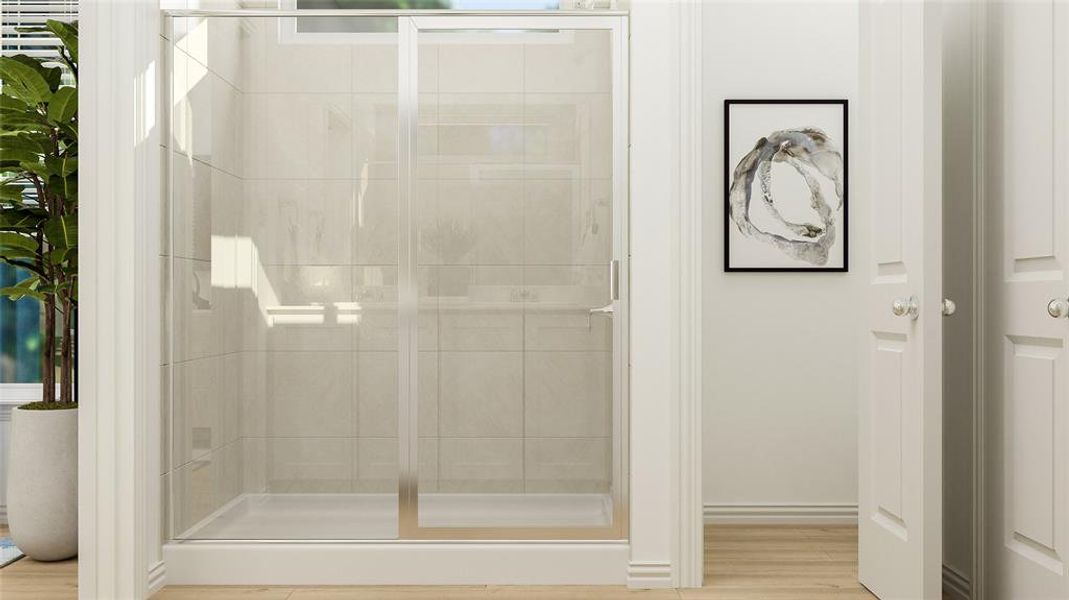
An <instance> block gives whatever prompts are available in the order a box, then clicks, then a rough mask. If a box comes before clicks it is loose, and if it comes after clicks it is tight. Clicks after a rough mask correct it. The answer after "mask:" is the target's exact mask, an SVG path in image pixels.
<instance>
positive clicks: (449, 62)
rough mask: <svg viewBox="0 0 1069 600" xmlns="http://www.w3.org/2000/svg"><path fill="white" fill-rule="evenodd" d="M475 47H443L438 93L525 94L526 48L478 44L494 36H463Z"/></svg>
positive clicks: (439, 60) (439, 66)
mask: <svg viewBox="0 0 1069 600" xmlns="http://www.w3.org/2000/svg"><path fill="white" fill-rule="evenodd" d="M459 35H464V36H465V37H466V39H470V40H472V42H473V43H463V44H455V43H443V44H441V45H440V46H439V48H438V90H439V91H440V92H442V93H458V92H459V93H485V92H520V91H523V75H524V70H523V47H522V46H520V45H518V44H500V43H496V44H486V45H481V44H478V43H477V42H478V38H484V39H487V40H488V41H489V40H491V39H493V38H494V37H496V34H494V33H486V34H481V33H480V34H475V33H467V32H465V33H463V34H459Z"/></svg>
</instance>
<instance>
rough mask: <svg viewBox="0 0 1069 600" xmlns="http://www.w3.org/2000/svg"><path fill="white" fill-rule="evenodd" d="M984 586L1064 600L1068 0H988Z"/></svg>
mask: <svg viewBox="0 0 1069 600" xmlns="http://www.w3.org/2000/svg"><path fill="white" fill-rule="evenodd" d="M988 16H989V32H990V38H989V40H988V50H989V54H988V77H987V79H988V93H989V95H988V97H987V100H988V102H987V106H988V115H987V123H988V127H987V148H988V157H989V163H988V168H987V170H986V172H987V176H988V180H987V192H988V197H989V198H990V200H991V205H990V207H991V208H990V211H991V214H990V216H991V217H992V229H991V235H989V236H988V239H989V240H990V242H991V252H990V254H989V256H991V258H992V260H991V261H990V263H991V270H992V273H991V277H990V281H989V291H990V298H991V305H990V307H991V308H990V310H989V314H990V315H991V319H990V320H989V321H990V325H991V326H992V327H994V330H993V331H991V333H992V335H989V336H988V337H987V338H986V340H987V342H986V343H987V349H986V350H987V358H988V365H989V368H988V370H987V372H988V376H989V380H988V385H987V390H988V398H989V401H988V412H987V417H988V418H987V423H988V424H989V429H988V435H987V436H986V440H987V453H988V454H987V456H988V459H989V460H988V461H987V463H988V467H989V471H988V473H989V477H988V484H989V487H988V490H989V491H990V494H989V495H988V502H989V504H988V507H989V508H988V517H989V523H990V528H989V529H988V531H987V547H988V550H989V554H988V569H986V570H987V571H988V572H989V573H990V575H991V579H990V580H989V583H990V585H991V587H990V588H989V591H988V594H987V597H989V598H1014V599H1017V598H1020V599H1022V600H1024V599H1027V600H1055V599H1057V600H1065V599H1066V598H1069V565H1067V562H1069V354H1067V347H1069V318H1066V316H1067V315H1069V272H1067V269H1069V254H1067V253H1069V237H1067V236H1069V222H1067V219H1069V210H1067V208H1066V204H1067V203H1069V4H1066V3H1065V2H1064V1H1062V0H1053V1H1052V0H1036V1H1033V2H1008V3H999V4H992V5H991V6H990V7H989V15H988Z"/></svg>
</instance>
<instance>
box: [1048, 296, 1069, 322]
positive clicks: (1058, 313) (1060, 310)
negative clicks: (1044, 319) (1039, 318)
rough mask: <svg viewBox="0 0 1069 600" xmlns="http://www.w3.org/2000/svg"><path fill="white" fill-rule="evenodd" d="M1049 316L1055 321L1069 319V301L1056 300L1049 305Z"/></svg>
mask: <svg viewBox="0 0 1069 600" xmlns="http://www.w3.org/2000/svg"><path fill="white" fill-rule="evenodd" d="M1047 314H1048V315H1050V316H1051V317H1053V318H1055V319H1061V318H1062V317H1069V300H1066V299H1065V298H1055V299H1053V300H1051V301H1050V302H1048V303H1047Z"/></svg>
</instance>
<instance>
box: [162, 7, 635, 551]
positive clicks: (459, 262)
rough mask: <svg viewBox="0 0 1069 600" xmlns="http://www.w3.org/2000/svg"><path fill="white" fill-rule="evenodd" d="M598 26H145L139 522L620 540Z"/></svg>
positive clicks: (615, 223) (187, 531)
mask: <svg viewBox="0 0 1069 600" xmlns="http://www.w3.org/2000/svg"><path fill="white" fill-rule="evenodd" d="M626 31H627V18H626V16H623V15H622V14H617V13H609V12H600V13H591V14H583V13H580V12H567V11H552V12H551V11H542V12H530V13H528V12H526V11H521V12H514V13H507V12H479V13H476V12H463V11H458V12H455V13H447V12H445V11H437V12H431V11H391V10H386V11H329V10H309V11H299V10H288V11H249V10H244V11H230V12H226V11H215V12H212V11H185V12H183V11H178V12H173V13H170V15H169V17H168V18H167V19H166V20H165V24H164V37H165V38H166V39H165V40H164V52H163V54H164V56H165V57H166V63H165V67H164V68H163V69H162V70H161V72H162V73H163V94H162V96H163V99H164V100H165V105H166V106H165V109H166V110H165V111H164V114H165V115H166V116H165V121H166V125H167V127H169V134H166V135H165V136H164V137H163V143H164V145H165V146H166V148H165V149H164V153H163V156H164V168H163V172H164V173H165V174H166V176H165V182H164V186H165V192H164V194H163V197H164V198H165V202H167V203H168V205H167V206H165V207H164V211H163V214H164V215H165V218H164V223H165V225H164V229H165V231H164V232H163V233H164V239H165V240H166V243H165V247H166V248H167V250H165V253H164V254H165V255H164V256H163V257H162V258H161V260H162V261H163V272H164V274H165V275H164V280H165V284H166V285H168V286H169V287H168V289H167V290H165V292H164V294H163V297H164V298H165V300H166V301H167V302H168V306H167V308H166V310H165V315H166V319H167V320H168V325H166V326H165V327H164V328H163V329H164V331H165V332H167V335H165V339H164V343H165V348H164V351H163V356H164V358H165V361H166V364H165V365H164V366H163V381H164V388H165V389H164V398H165V402H164V412H165V414H164V424H165V425H164V429H165V432H164V438H165V442H164V443H165V448H164V452H163V454H164V463H165V464H164V465H162V470H163V481H164V497H165V502H166V506H165V511H164V514H165V519H164V520H165V523H164V528H165V532H164V538H165V539H170V540H175V541H179V542H181V541H198V540H232V541H241V540H249V541H256V540H264V541H271V540H286V541H329V540H393V539H398V540H420V539H424V540H426V539H455V540H470V539H511V540H525V539H531V540H534V539H591V540H592V539H619V538H624V537H626V536H627V528H626V522H627V497H628V493H627V463H628V460H627V445H626V435H625V432H626V431H627V412H628V411H627V385H626V384H627V360H626V357H627V302H626V299H627V290H628V278H627V272H628V269H627V204H628V203H627V180H626V177H627V129H626V127H627V100H626V86H627V82H626V73H627V67H626V64H627V62H626V59H627V33H626Z"/></svg>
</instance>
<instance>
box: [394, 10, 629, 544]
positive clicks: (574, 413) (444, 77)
mask: <svg viewBox="0 0 1069 600" xmlns="http://www.w3.org/2000/svg"><path fill="white" fill-rule="evenodd" d="M611 35H612V34H611V32H610V31H608V30H559V29H538V30H470V29H465V30H449V31H439V30H434V31H422V30H421V31H419V33H418V35H417V39H418V47H419V59H418V60H419V71H420V85H419V88H418V92H419V103H418V104H419V109H418V115H419V116H418V133H417V139H416V154H415V162H416V164H415V172H416V179H417V182H416V184H415V186H414V188H413V189H414V190H415V191H414V199H413V206H414V208H413V211H414V213H415V215H416V219H417V222H418V227H417V241H416V244H417V253H416V256H417V264H416V271H417V273H418V276H419V280H420V281H419V283H420V285H419V289H420V294H421V297H420V302H419V313H420V323H421V327H420V331H419V335H418V339H419V343H418V345H419V351H418V363H419V379H418V388H419V400H420V402H419V405H418V415H417V423H418V431H419V442H418V450H417V454H418V461H416V464H417V468H418V472H419V483H418V490H419V493H418V516H419V519H418V524H419V526H420V527H421V528H483V527H489V528H499V529H500V528H529V527H556V528H561V527H582V528H605V527H609V526H611V525H612V524H613V523H614V520H613V515H614V510H615V508H616V507H614V505H613V489H614V481H613V473H614V472H615V470H614V450H615V449H616V448H617V447H616V446H615V445H614V442H613V423H614V410H617V409H615V408H614V403H613V323H612V319H613V317H612V314H611V305H612V297H611V293H610V268H611V267H610V264H611V261H612V259H613V230H614V218H613V184H612V177H613V172H612V168H613V127H612V125H613V118H612V117H613V101H612V61H613V54H612V46H611ZM606 307H608V308H606ZM444 535H449V534H448V533H446V534H444Z"/></svg>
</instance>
